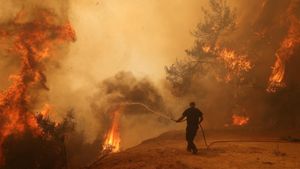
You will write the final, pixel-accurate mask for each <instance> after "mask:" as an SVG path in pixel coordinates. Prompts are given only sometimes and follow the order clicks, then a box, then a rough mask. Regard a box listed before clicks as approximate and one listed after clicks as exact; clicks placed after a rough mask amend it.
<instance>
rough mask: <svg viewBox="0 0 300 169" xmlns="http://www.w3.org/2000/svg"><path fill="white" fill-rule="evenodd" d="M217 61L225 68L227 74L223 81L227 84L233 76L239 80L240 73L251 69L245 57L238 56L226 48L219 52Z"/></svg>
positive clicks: (250, 64)
mask: <svg viewBox="0 0 300 169" xmlns="http://www.w3.org/2000/svg"><path fill="white" fill-rule="evenodd" d="M218 59H219V60H221V61H223V62H224V64H225V67H226V68H227V70H228V72H229V73H228V74H227V76H226V77H225V81H227V82H228V81H231V80H232V78H233V75H236V76H237V77H239V78H241V77H242V72H248V71H250V70H251V69H252V67H253V65H252V63H251V62H250V61H249V60H248V57H247V56H246V55H238V54H237V52H235V51H234V50H231V49H227V48H224V49H221V50H220V51H219V58H218Z"/></svg>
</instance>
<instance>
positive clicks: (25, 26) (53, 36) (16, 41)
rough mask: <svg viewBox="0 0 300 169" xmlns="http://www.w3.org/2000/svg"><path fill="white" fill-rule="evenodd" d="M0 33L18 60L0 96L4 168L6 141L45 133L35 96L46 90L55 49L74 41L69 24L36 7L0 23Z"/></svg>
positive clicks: (0, 152) (0, 155) (0, 146)
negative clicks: (40, 121) (14, 71)
mask: <svg viewBox="0 0 300 169" xmlns="http://www.w3.org/2000/svg"><path fill="white" fill-rule="evenodd" d="M0 30H1V31H0V34H1V41H4V42H5V43H3V44H5V45H4V46H5V47H7V52H8V54H9V56H11V57H16V58H18V59H20V68H19V71H18V73H16V74H14V75H11V76H10V80H11V85H10V86H9V87H8V89H6V90H4V91H1V92H0V119H1V120H0V164H1V165H3V164H5V161H6V157H5V156H3V144H4V143H5V142H7V139H10V138H14V139H17V138H20V139H21V138H22V137H23V136H24V137H25V135H29V136H30V137H31V136H32V137H37V138H39V137H41V136H42V135H43V133H44V132H45V130H44V128H43V127H42V126H41V124H40V123H39V121H38V119H37V118H36V117H35V114H34V113H33V111H32V110H33V107H34V104H35V103H34V100H35V99H37V96H36V95H35V93H36V92H37V91H40V90H49V88H48V87H47V85H46V82H47V78H46V75H45V74H44V71H45V63H46V62H47V61H48V60H49V59H50V57H52V56H53V54H54V53H53V52H54V51H55V50H58V46H60V45H61V44H63V43H65V42H71V41H75V32H74V30H73V28H72V27H71V25H70V23H69V22H68V21H65V20H63V21H61V20H60V19H59V17H58V16H57V15H56V14H55V13H53V12H52V11H50V10H48V9H45V8H38V7H36V8H35V10H33V11H25V10H21V11H20V12H19V13H18V15H17V16H16V17H15V18H14V19H13V20H9V21H7V22H5V23H1V24H0ZM14 139H13V140H14ZM7 153H8V152H6V154H7ZM24 155H25V154H24ZM36 167H37V166H36Z"/></svg>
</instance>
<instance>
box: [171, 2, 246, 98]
mask: <svg viewBox="0 0 300 169" xmlns="http://www.w3.org/2000/svg"><path fill="white" fill-rule="evenodd" d="M202 11H203V13H204V21H203V22H200V23H199V24H198V25H197V27H196V30H195V31H194V32H193V36H194V37H195V42H194V46H193V47H192V48H191V49H188V50H186V53H187V55H188V57H187V58H185V59H184V60H180V61H177V62H176V63H175V64H173V65H171V66H169V67H166V72H167V80H169V81H170V82H171V84H172V85H173V87H174V88H175V89H178V90H176V92H180V91H181V92H185V91H186V90H187V89H188V87H189V84H191V81H192V80H193V78H195V76H197V78H199V77H200V78H201V77H204V76H205V75H206V74H209V73H211V74H213V75H214V76H215V78H216V79H217V80H218V81H222V80H224V81H225V82H229V81H232V80H233V79H234V78H236V79H235V80H238V81H239V82H240V81H243V80H244V76H243V73H244V72H248V71H249V70H250V69H251V68H252V64H251V62H250V61H249V60H248V57H247V55H245V54H240V53H239V52H237V51H234V50H233V49H230V48H225V47H223V46H224V45H223V43H222V38H223V37H225V36H226V35H228V34H230V33H232V32H233V31H234V30H235V25H236V24H235V20H236V14H235V10H233V9H231V8H230V7H229V6H228V5H227V3H226V0H210V10H206V9H202ZM178 94H180V93H178Z"/></svg>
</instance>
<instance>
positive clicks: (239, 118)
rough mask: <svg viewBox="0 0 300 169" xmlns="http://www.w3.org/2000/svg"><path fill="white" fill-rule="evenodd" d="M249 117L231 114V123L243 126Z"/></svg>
mask: <svg viewBox="0 0 300 169" xmlns="http://www.w3.org/2000/svg"><path fill="white" fill-rule="evenodd" d="M249 120H250V118H249V117H247V116H239V115H236V114H234V115H232V124H233V125H235V126H244V125H246V124H248V122H249Z"/></svg>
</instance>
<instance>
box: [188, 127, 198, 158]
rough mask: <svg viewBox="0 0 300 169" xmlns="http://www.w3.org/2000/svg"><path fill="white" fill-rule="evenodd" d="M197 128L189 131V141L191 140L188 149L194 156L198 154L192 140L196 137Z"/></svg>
mask: <svg viewBox="0 0 300 169" xmlns="http://www.w3.org/2000/svg"><path fill="white" fill-rule="evenodd" d="M197 130H198V129H197V128H193V129H192V130H191V131H190V137H191V138H190V140H191V142H190V147H191V149H192V152H193V153H194V154H196V153H197V152H198V149H197V147H196V145H195V144H194V139H195V137H196V134H197Z"/></svg>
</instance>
